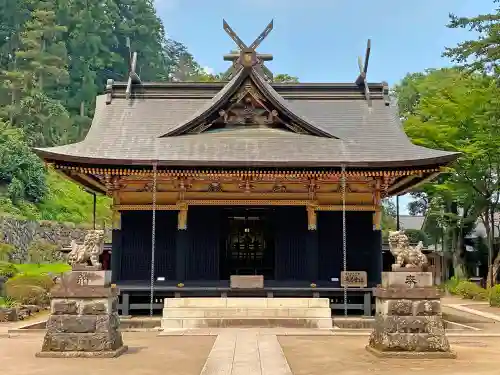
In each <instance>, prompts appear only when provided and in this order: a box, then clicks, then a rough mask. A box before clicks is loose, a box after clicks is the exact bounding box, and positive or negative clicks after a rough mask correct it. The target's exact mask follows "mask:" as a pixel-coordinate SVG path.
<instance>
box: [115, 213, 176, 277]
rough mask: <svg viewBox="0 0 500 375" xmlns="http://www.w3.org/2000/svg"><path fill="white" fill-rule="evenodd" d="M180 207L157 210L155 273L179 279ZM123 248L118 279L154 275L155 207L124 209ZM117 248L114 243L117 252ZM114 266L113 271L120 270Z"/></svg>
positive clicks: (121, 249) (122, 217)
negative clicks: (152, 240)
mask: <svg viewBox="0 0 500 375" xmlns="http://www.w3.org/2000/svg"><path fill="white" fill-rule="evenodd" d="M176 232H177V211H157V212H156V231H155V233H156V235H155V239H156V249H155V275H156V277H165V279H166V280H173V279H175V244H176ZM120 234H121V236H120V237H121V241H120V242H121V243H120V244H121V248H120V249H119V250H118V252H119V254H120V261H119V262H118V263H119V269H118V270H116V271H117V275H116V276H115V277H116V279H117V280H127V281H132V280H133V281H136V280H149V279H150V277H151V239H152V236H151V234H152V213H151V211H124V212H122V216H121V231H120ZM114 251H115V249H114V247H113V252H114ZM116 271H115V270H113V273H115V272H116Z"/></svg>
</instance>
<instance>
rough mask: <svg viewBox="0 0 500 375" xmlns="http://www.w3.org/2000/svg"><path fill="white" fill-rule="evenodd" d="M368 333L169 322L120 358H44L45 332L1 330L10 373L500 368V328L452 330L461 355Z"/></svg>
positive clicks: (140, 336) (268, 373)
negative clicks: (370, 348)
mask: <svg viewBox="0 0 500 375" xmlns="http://www.w3.org/2000/svg"><path fill="white" fill-rule="evenodd" d="M450 302H451V303H450ZM450 302H448V304H447V305H448V306H450V307H451V308H456V306H457V305H460V306H462V303H458V301H450ZM461 302H463V301H461ZM466 304H467V308H468V309H469V310H471V311H470V312H467V314H474V315H477V316H478V317H482V316H484V315H487V314H484V312H481V311H478V310H474V307H475V305H474V304H470V303H467V302H466ZM463 305H465V303H464V304H463ZM457 311H458V310H457ZM464 313H465V312H464ZM494 325H495V326H496V325H499V324H494ZM0 326H1V325H0ZM9 326H10V327H9V328H14V327H13V326H12V325H9ZM16 326H17V324H16ZM0 328H1V327H0ZM1 332H2V330H1V329H0V333H1ZM368 334H369V330H366V331H365V330H362V331H357V332H355V331H351V332H346V331H343V330H328V329H325V330H318V329H316V330H314V329H285V328H276V329H269V328H267V329H266V328H262V329H244V328H241V329H236V328H235V329H191V330H170V331H168V332H164V333H163V335H162V336H159V335H158V333H157V332H125V333H124V341H125V343H126V344H127V345H129V347H130V351H129V352H128V353H127V354H125V355H124V356H123V357H120V358H117V359H40V358H35V356H34V354H35V353H36V352H37V351H38V350H39V349H40V346H41V343H42V340H43V334H42V333H40V332H32V333H29V332H26V334H20V335H18V336H15V335H14V337H13V338H10V339H9V338H0V363H2V370H4V372H5V373H14V372H15V373H21V374H23V375H35V374H46V373H47V372H49V373H51V374H52V375H63V374H64V375H65V374H67V373H68V372H71V374H72V375H80V374H82V375H84V374H85V375H86V374H88V373H93V374H94V375H101V374H102V375H114V374H123V373H132V372H133V373H134V374H138V375H149V374H158V373H162V374H167V375H168V374H175V375H216V374H217V375H219V374H220V375H323V374H328V373H335V374H338V375H364V374H366V373H371V374H387V373H390V372H397V373H398V375H407V374H416V373H424V372H425V373H432V374H434V373H439V374H440V375H462V374H464V375H465V374H475V375H483V374H484V375H486V374H494V373H500V372H499V371H498V364H497V363H496V362H495V361H494V360H493V359H494V358H496V356H497V352H498V347H499V346H500V334H499V333H497V332H489V331H488V330H483V331H481V332H479V331H472V330H469V331H461V332H449V333H448V337H449V340H450V344H451V346H452V349H453V350H454V351H456V352H457V354H458V359H456V360H444V359H443V360H402V359H390V360H388V359H379V358H376V357H373V356H371V355H370V354H369V353H367V352H366V350H365V348H364V347H365V345H366V343H367V339H368V337H367V336H368ZM488 336H490V337H488ZM495 336H496V337H495ZM472 349H473V350H472Z"/></svg>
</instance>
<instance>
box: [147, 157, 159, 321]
mask: <svg viewBox="0 0 500 375" xmlns="http://www.w3.org/2000/svg"><path fill="white" fill-rule="evenodd" d="M156 178H157V164H156V162H155V163H154V164H153V204H152V210H153V223H152V229H151V285H150V291H149V293H150V298H149V315H150V316H151V317H152V316H153V302H154V287H155V250H156Z"/></svg>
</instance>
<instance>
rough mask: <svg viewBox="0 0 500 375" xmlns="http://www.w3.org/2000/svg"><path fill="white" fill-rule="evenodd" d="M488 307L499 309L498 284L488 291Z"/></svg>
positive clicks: (499, 288)
mask: <svg viewBox="0 0 500 375" xmlns="http://www.w3.org/2000/svg"><path fill="white" fill-rule="evenodd" d="M490 306H495V307H500V284H497V285H495V286H494V287H492V288H491V289H490Z"/></svg>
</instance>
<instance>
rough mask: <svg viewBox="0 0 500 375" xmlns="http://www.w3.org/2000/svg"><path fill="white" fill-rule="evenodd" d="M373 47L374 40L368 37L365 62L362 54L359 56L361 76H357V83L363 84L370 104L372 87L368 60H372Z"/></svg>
mask: <svg viewBox="0 0 500 375" xmlns="http://www.w3.org/2000/svg"><path fill="white" fill-rule="evenodd" d="M371 49H372V41H371V40H370V39H368V42H367V43H366V52H365V61H364V63H363V58H362V57H361V56H360V57H358V66H359V76H358V78H356V85H358V86H363V89H364V92H365V98H366V101H367V102H368V105H369V106H371V98H370V89H369V88H368V81H367V80H366V77H367V73H368V62H369V61H370V52H371Z"/></svg>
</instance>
